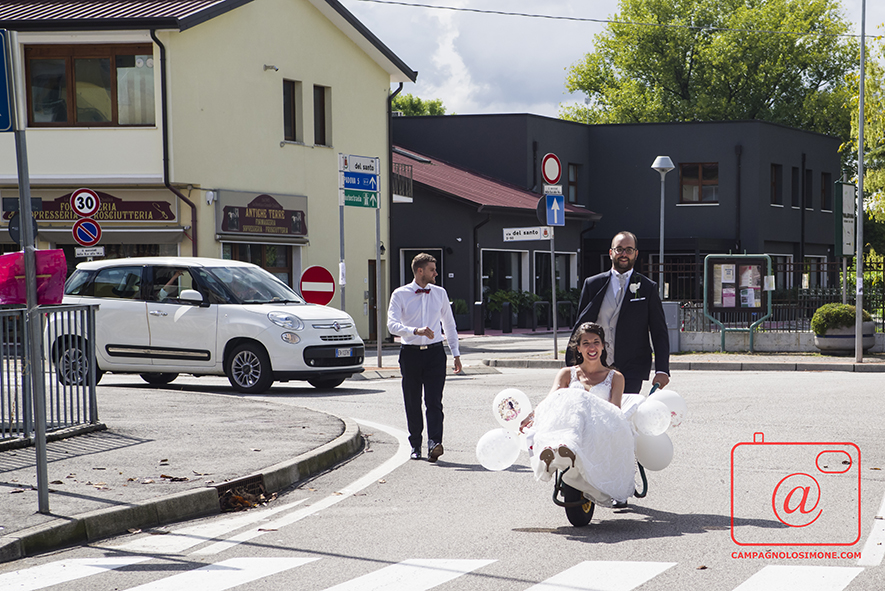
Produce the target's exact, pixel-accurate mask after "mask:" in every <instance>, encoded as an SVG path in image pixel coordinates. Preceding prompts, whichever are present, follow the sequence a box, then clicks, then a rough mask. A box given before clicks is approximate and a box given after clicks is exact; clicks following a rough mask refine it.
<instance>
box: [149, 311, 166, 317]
mask: <svg viewBox="0 0 885 591" xmlns="http://www.w3.org/2000/svg"><path fill="white" fill-rule="evenodd" d="M148 314H150V315H151V316H169V314H167V313H166V312H160V311H159V310H151V311H150V312H148Z"/></svg>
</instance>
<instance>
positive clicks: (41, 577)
mask: <svg viewBox="0 0 885 591" xmlns="http://www.w3.org/2000/svg"><path fill="white" fill-rule="evenodd" d="M145 560H150V558H149V557H143V556H115V557H111V558H69V559H67V560H57V561H55V562H50V563H47V564H41V565H40V566H34V567H31V568H26V569H22V570H16V571H12V572H11V573H5V574H2V575H0V589H3V591H34V590H35V589H43V588H45V587H50V586H52V585H58V584H60V583H67V582H69V581H75V580H77V579H82V578H84V577H89V576H91V575H97V574H99V573H103V572H107V571H109V570H114V569H117V568H122V567H124V566H129V565H132V564H138V563H139V562H144V561H145Z"/></svg>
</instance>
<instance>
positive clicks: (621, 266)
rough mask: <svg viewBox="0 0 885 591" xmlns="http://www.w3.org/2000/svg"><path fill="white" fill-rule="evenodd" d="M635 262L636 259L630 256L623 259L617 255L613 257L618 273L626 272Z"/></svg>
mask: <svg viewBox="0 0 885 591" xmlns="http://www.w3.org/2000/svg"><path fill="white" fill-rule="evenodd" d="M634 262H635V261H632V260H630V259H629V258H627V259H624V260H622V259H621V258H620V257H616V258H614V259H612V267H614V269H615V271H617V272H618V273H621V274H624V273H626V272H627V271H629V270H630V269H632V268H633V263H634Z"/></svg>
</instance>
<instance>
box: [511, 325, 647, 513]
mask: <svg viewBox="0 0 885 591" xmlns="http://www.w3.org/2000/svg"><path fill="white" fill-rule="evenodd" d="M604 343H605V332H604V331H603V329H602V327H601V326H599V325H598V324H594V323H591V322H586V323H584V324H582V325H581V326H580V327H578V330H576V331H575V333H574V335H573V336H572V339H571V340H570V341H569V347H573V348H574V349H575V351H576V356H575V359H576V361H578V363H579V364H578V365H576V366H573V367H565V368H563V369H561V370H560V371H559V373H558V374H557V375H556V380H555V381H554V382H553V388H552V390H551V391H550V394H549V395H548V396H547V398H545V399H544V401H543V402H541V403H540V404H539V405H538V406H537V408H536V409H535V411H534V412H533V413H532V414H530V415H529V417H528V418H527V419H526V420H525V421H523V423H522V425H521V426H520V430H523V429H525V430H526V434H527V435H528V441H529V446H530V447H529V453H530V454H531V456H532V457H531V462H532V469H533V470H534V473H535V478H536V479H538V480H544V481H547V480H550V478H551V477H552V476H553V474H554V473H555V472H556V471H557V470H561V471H565V469H566V468H569V470H568V471H566V472H565V473H564V474H563V477H562V480H563V482H565V483H566V484H568V485H570V486H572V487H574V488H576V489H578V490H580V491H582V492H583V493H584V496H586V497H587V498H590V499H591V500H593V501H595V502H596V503H597V504H601V505H604V506H605V505H609V506H610V505H611V503H612V499H614V500H615V501H616V502H618V503H623V502H624V501H626V499H627V498H628V497H630V496H632V495H633V492H634V486H635V484H634V471H635V469H636V462H635V459H634V454H633V429H632V426H631V424H630V422H629V421H628V420H627V418H626V417H625V416H624V413H623V412H621V398H622V396H623V392H624V376H623V375H621V373H620V372H618V371H616V370H614V369H611V368H610V367H608V366H607V365H606V353H605V344H604Z"/></svg>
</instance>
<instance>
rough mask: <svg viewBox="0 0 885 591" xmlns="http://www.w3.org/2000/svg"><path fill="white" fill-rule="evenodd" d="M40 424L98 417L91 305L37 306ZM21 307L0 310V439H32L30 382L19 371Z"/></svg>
mask: <svg viewBox="0 0 885 591" xmlns="http://www.w3.org/2000/svg"><path fill="white" fill-rule="evenodd" d="M39 311H40V313H41V315H42V316H41V318H42V321H43V327H42V328H43V341H44V342H43V349H42V357H41V359H39V360H37V361H36V362H35V363H34V367H35V368H36V369H37V371H42V372H43V378H44V379H43V385H44V396H45V401H46V430H47V432H50V431H58V430H60V429H66V428H69V427H76V426H79V425H88V424H95V423H98V404H97V400H96V392H95V384H96V374H95V371H96V366H95V344H94V342H95V341H94V338H93V335H94V334H95V306H71V305H57V306H40V307H39ZM26 314H27V311H26V309H25V308H23V307H16V308H7V309H3V310H0V328H2V334H0V441H4V440H9V439H33V436H34V420H35V417H34V416H33V415H34V413H33V410H32V409H33V407H34V405H33V401H32V392H31V390H32V388H31V383H30V380H29V379H28V377H27V375H26V373H25V371H24V370H25V363H26V359H25V351H27V350H28V338H29V336H28V331H26V330H25V316H26Z"/></svg>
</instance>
